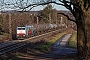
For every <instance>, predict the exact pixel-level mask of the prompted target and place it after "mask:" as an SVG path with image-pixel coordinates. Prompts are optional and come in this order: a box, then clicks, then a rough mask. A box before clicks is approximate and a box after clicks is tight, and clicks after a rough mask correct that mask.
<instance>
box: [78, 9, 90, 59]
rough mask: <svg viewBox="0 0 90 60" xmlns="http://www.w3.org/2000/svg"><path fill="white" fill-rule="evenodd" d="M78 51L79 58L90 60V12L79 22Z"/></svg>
mask: <svg viewBox="0 0 90 60" xmlns="http://www.w3.org/2000/svg"><path fill="white" fill-rule="evenodd" d="M77 21H78V22H77V49H78V56H79V58H81V59H82V60H83V59H89V58H90V12H89V11H88V12H85V13H84V16H83V19H82V20H77Z"/></svg>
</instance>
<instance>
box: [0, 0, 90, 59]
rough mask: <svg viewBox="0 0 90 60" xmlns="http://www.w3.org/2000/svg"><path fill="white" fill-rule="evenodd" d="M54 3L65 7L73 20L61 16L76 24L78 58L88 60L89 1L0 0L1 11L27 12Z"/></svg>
mask: <svg viewBox="0 0 90 60" xmlns="http://www.w3.org/2000/svg"><path fill="white" fill-rule="evenodd" d="M49 3H54V4H57V5H61V6H64V7H66V8H67V9H68V10H70V11H71V13H72V15H73V16H74V17H75V19H71V18H70V17H69V16H68V15H66V14H63V13H60V14H63V15H64V16H66V17H67V18H68V20H70V21H73V22H75V23H76V24H77V46H78V56H79V57H80V58H82V59H88V58H89V56H90V28H89V27H90V20H89V19H90V0H1V1H0V6H2V7H1V9H6V8H10V9H17V10H18V9H21V10H23V11H24V10H29V9H32V8H33V7H37V6H40V5H42V6H43V5H46V4H49Z"/></svg>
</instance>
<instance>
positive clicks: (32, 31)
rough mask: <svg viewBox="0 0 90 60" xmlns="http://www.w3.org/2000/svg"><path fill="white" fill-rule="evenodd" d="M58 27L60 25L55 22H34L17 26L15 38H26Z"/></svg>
mask: <svg viewBox="0 0 90 60" xmlns="http://www.w3.org/2000/svg"><path fill="white" fill-rule="evenodd" d="M60 27H61V25H56V24H34V25H28V26H27V25H26V26H17V38H18V39H19V38H27V37H31V36H36V35H40V34H42V33H46V32H49V31H52V30H55V29H57V28H60Z"/></svg>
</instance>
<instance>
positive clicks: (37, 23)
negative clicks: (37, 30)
mask: <svg viewBox="0 0 90 60" xmlns="http://www.w3.org/2000/svg"><path fill="white" fill-rule="evenodd" d="M37 24H38V16H37Z"/></svg>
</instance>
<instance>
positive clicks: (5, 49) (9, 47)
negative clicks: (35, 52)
mask: <svg viewBox="0 0 90 60" xmlns="http://www.w3.org/2000/svg"><path fill="white" fill-rule="evenodd" d="M63 30H66V29H63ZM63 30H61V29H59V30H56V31H52V32H48V33H45V34H42V35H38V36H35V37H31V38H28V39H24V40H15V41H10V42H6V43H1V44H0V56H1V55H4V54H7V53H11V52H13V51H16V50H18V49H21V48H22V47H24V46H25V45H27V44H28V43H30V42H37V41H40V40H41V39H42V38H47V37H49V36H51V35H53V34H54V33H59V32H60V31H63Z"/></svg>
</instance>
